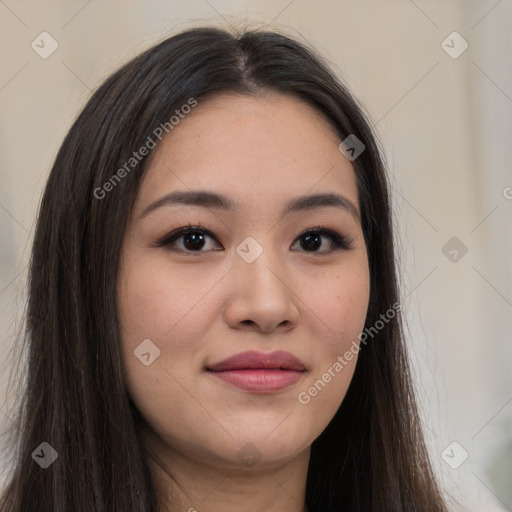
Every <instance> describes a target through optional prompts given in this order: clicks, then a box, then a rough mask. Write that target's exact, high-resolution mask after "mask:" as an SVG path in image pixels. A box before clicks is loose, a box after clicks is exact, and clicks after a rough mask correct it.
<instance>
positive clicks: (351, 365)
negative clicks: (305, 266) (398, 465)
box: [297, 264, 370, 436]
mask: <svg viewBox="0 0 512 512" xmlns="http://www.w3.org/2000/svg"><path fill="white" fill-rule="evenodd" d="M369 289H370V286H369V273H368V270H367V266H365V265H364V264H361V265H359V266H358V265H353V266H347V267H346V268H345V269H342V268H340V269H339V272H337V273H335V274H334V277H333V274H331V275H330V277H329V278H327V277H326V278H325V279H320V280H318V281H317V283H316V285H315V286H309V287H307V288H305V289H304V292H303V293H304V297H307V305H308V307H307V308H305V311H309V314H310V319H311V321H310V325H311V328H312V331H311V332H310V335H311V337H312V339H313V340H314V345H315V349H314V352H313V359H312V369H311V374H310V375H309V378H308V379H307V380H306V381H305V382H304V385H303V386H301V388H300V390H299V391H298V394H297V401H298V403H299V404H301V406H302V407H304V408H305V412H304V414H308V415H309V416H310V417H311V418H312V424H311V426H310V427H311V432H312V435H313V436H315V435H318V434H319V433H320V432H321V431H322V430H323V429H324V428H325V426H326V425H327V424H328V423H329V421H330V420H331V419H332V417H333V416H334V414H335V413H336V411H337V410H338V408H339V406H340V404H341V402H342V401H343V398H344V397H345V394H346V392H347V389H348V387H349V385H350V382H351V380H352V376H353V374H354V370H355V366H356V363H357V358H358V353H359V346H360V344H359V338H358V336H359V335H360V333H361V331H362V330H363V328H364V323H365V319H366V314H367V309H368V302H369ZM306 411H309V413H308V412H306Z"/></svg>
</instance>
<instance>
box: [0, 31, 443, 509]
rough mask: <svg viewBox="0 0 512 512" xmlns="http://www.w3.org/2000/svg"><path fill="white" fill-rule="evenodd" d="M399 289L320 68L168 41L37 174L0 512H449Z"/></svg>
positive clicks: (358, 139)
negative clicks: (38, 197)
mask: <svg viewBox="0 0 512 512" xmlns="http://www.w3.org/2000/svg"><path fill="white" fill-rule="evenodd" d="M396 281H397V279H396V274H395V254H394V248H393V236H392V226H391V213H390V203H389V198H388V188H387V184H386V176H385V169H384V164H383V161H382V158H381V156H380V154H379V149H378V147H377V144H376V141H375V138H374V136H373V134H372V132H371V129H370V127H369V124H368V122H367V121H366V119H365V117H364V115H363V114H362V112H361V109H360V108H359V107H358V106H357V104H356V102H355V100H354V99H353V98H352V96H351V95H350V94H349V92H348V91H347V90H346V89H345V87H344V86H343V85H342V84H341V83H340V82H339V81H338V80H337V78H336V77H335V76H334V75H333V73H332V72H331V71H330V70H329V69H328V67H327V65H326V64H324V63H323V62H322V61H321V59H320V58H319V57H318V56H316V55H315V54H314V52H313V51H312V50H310V49H308V48H307V47H306V46H305V45H302V44H300V43H298V42H296V41H294V40H292V39H290V38H288V37H285V36H283V35H278V34H276V33H272V32H264V31H256V32H252V31H247V32H244V33H241V34H237V35H231V34H230V33H228V32H226V31H223V30H220V29H215V28H203V29H194V30H188V31H186V32H183V33H181V34H178V35H176V36H174V37H171V38H169V39H166V40H165V41H163V42H162V43H160V44H158V45H157V46H155V47H153V48H151V49H149V50H148V51H146V52H145V53H143V54H142V55H140V56H138V57H137V58H135V59H134V60H132V61H131V62H129V63H128V64H126V65H125V66H124V67H123V68H122V69H120V70H119V71H117V72H116V73H115V74H114V75H112V76H111V77H110V78H108V79H107V80H106V82H105V83H104V84H103V85H102V86H101V87H100V88H99V89H98V90H97V91H96V92H95V93H94V95H93V96H92V98H91V99H90V100H89V102H88V103H87V105H86V106H85V108H84V110H83V112H82V113H81V114H80V116H79V117H78V119H77V120H76V122H75V123H74V125H73V126H72V128H71V130H70V131H69V133H68V135H67V137H66V139H65V140H64V143H63V144H62V147H61V149H60V151H59V153H58V155H57V158H56V161H55V164H54V166H53V169H52V171H51V173H50V177H49V179H48V183H47V186H46V190H45V193H44V197H43V200H42V204H41V209H40V213H39V218H38V222H37V229H36V234H35V240H34V246H33V256H32V262H31V270H30V285H29V286H30V288H29V304H28V315H27V325H28V330H27V340H28V343H29V349H28V350H29V367H28V374H27V388H26V395H25V401H24V403H23V407H22V408H21V409H20V416H19V419H18V429H19V432H16V434H17V435H18V436H19V437H17V438H16V439H17V442H18V445H17V450H18V451H17V453H18V460H17V464H16V467H15V471H14V473H13V475H12V478H11V481H10V482H9V485H8V487H7V489H6V491H5V493H4V495H3V500H2V502H1V503H0V504H1V506H0V509H1V510H3V511H8V512H21V511H36V510H40V511H43V510H44V511H55V512H57V511H59V512H61V511H68V510H73V511H84V512H85V511H128V510H130V511H141V512H142V511H158V512H164V511H165V512H174V511H178V510H189V511H193V510H200V511H204V510H211V511H217V510H223V511H229V510H244V511H253V510H254V511H256V510H258V511H261V510H265V511H277V510H286V511H289V512H299V511H300V512H304V511H309V512H320V511H347V512H348V511H350V512H355V511H358V512H359V511H361V512H362V511H365V512H367V511H373V512H391V511H393V512H398V511H404V512H412V511H418V512H419V511H424V512H427V511H428V512H433V511H445V510H446V508H445V504H444V501H443V498H442V497H441V494H440V491H439V489H438V487H437V484H436V482H435V478H434V476H433V472H432V469H431V467H430V465H429V461H428V456H427V452H426V449H425V446H424V442H423V437H422V433H421V429H420V421H419V418H418V412H417V409H416V405H415V399H414V394H413V390H412V387H411V381H410V376H409V368H408V363H407V357H406V351H405V347H404V344H403V341H402V331H401V327H400V321H399V310H400V303H399V300H398V292H397V282H396ZM13 432H14V430H13Z"/></svg>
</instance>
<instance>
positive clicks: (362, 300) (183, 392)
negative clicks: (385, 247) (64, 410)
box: [117, 92, 369, 512]
mask: <svg viewBox="0 0 512 512" xmlns="http://www.w3.org/2000/svg"><path fill="white" fill-rule="evenodd" d="M340 142H341V140H340V138H339V137H338V136H337V135H336V134H335V133H334V131H333V130H332V128H331V127H330V125H329V124H328V123H327V122H326V121H325V120H324V119H323V118H322V117H321V116H320V114H318V113H317V111H316V110H314V109H313V108H312V107H310V106H308V105H306V104H305V103H303V102H301V101H299V100H297V99H295V98H293V97H289V96H286V95H282V94H277V93H268V92H266V93H264V94H263V93H262V94H260V95H259V96H258V97H250V96H239V95H236V96H235V95H222V96H216V97H214V98H211V99H208V100H205V101H203V102H199V104H198V106H197V107H195V108H194V109H193V110H192V112H191V113H190V114H189V115H187V116H186V118H185V119H183V120H181V121H180V123H179V125H178V126H176V127H175V128H174V129H173V131H171V132H170V133H169V135H167V136H166V138H164V140H163V141H162V143H161V144H160V145H159V146H158V148H157V149H156V150H155V153H154V154H153V155H152V157H153V159H152V161H151V165H150V166H149V168H148V171H147V173H146V175H145V177H144V179H143V182H142V185H141V188H140V190H139V193H138V196H137V198H136V201H135V204H134V207H133V210H132V212H131V216H130V219H129V223H128V226H127V230H126V233H125V237H124V242H123V248H122V255H121V260H120V268H119V275H118V289H117V294H118V315H119V323H120V328H121V337H122V340H121V342H122V355H123V364H124V367H125V371H126V386H127V391H128V393H129V395H130V397H131V399H132V400H133V402H134V403H135V404H136V406H137V407H138V409H139V410H140V412H141V413H142V415H143V416H144V418H145V420H146V422H147V425H146V426H145V427H144V428H143V429H142V439H143V442H144V444H145V446H146V447H147V449H148V450H149V452H150V454H151V456H150V457H149V458H148V459H149V460H148V464H149V467H150V471H151V474H152V477H153V479H154V482H155V485H156V488H157V490H158V492H159V494H160V495H161V499H162V508H161V510H162V511H168V512H177V511H190V512H193V511H194V510H200V511H201V512H204V511H212V512H213V511H215V512H217V511H223V512H230V511H237V512H238V511H240V510H244V511H245V512H256V511H258V512H260V511H261V510H265V511H268V512H277V511H282V510H286V511H289V512H304V511H306V510H307V509H306V507H305V485H306V477H307V468H308V462H309V455H310V446H311V443H312V442H313V441H314V440H315V439H316V438H317V437H318V436H319V435H320V434H321V432H322V431H323V430H324V429H325V427H326V426H327V425H328V423H329V422H330V420H331V419H332V417H333V416H334V414H335V412H336V410H337V409H338V407H339V405H340V403H341V401H342V400H343V397H344V396H345V393H346V391H347V388H348V386H349V383H350V380H351V378H352V375H353V372H354V368H355V363H356V360H357V356H354V358H353V359H352V360H351V361H350V362H348V364H347V365H346V366H344V368H343V370H342V371H340V372H338V373H335V377H333V378H332V379H331V380H330V382H329V383H327V384H326V385H325V387H323V389H322V390H321V391H320V392H318V393H317V394H316V396H314V397H311V400H310V401H309V403H307V404H306V405H304V404H302V403H300V402H299V400H298V398H297V397H298V394H299V393H300V392H303V391H306V392H307V390H308V389H309V388H310V387H311V386H313V384H314V383H315V382H316V381H318V379H320V378H321V377H322V375H323V374H324V373H325V372H327V371H328V369H329V368H332V366H333V364H334V363H335V361H336V360H337V358H338V357H339V356H343V354H345V352H346V351H347V350H349V349H350V347H351V346H352V344H353V342H354V341H355V342H357V336H358V334H359V333H360V332H361V331H362V329H363V327H364V321H365V317H366V312H367V308H368V299H369V271H368V260H367V253H366V247H365V243H364V238H363V233H362V228H361V224H360V221H359V219H358V215H359V216H360V210H359V203H358V193H357V185H356V177H355V173H354V169H353V167H352V164H351V163H350V162H349V161H348V160H347V159H346V158H345V156H344V155H343V154H342V153H341V152H340V151H339V149H338V145H339V143H340ZM190 189H194V190H196V189H197V190H199V189H200V190H208V191H213V192H216V193H219V194H223V195H225V196H228V197H229V198H231V199H232V200H233V201H235V202H236V203H237V205H238V208H239V210H238V211H237V212H229V211H223V210H219V209H215V208H207V207H204V206H191V205H183V204H173V205H169V204H168V205H164V206H161V207H158V208H155V209H153V210H152V211H150V212H149V213H147V214H146V215H143V212H144V211H145V209H146V208H147V207H148V205H150V204H151V203H153V202H154V201H156V200H157V199H159V198H161V197H162V196H164V195H166V194H168V193H169V192H172V191H175V190H185V191H186V190H190ZM331 192H332V193H337V194H340V195H342V196H344V197H345V198H346V199H348V200H349V201H350V202H351V203H352V204H353V205H354V207H355V208H354V210H355V211H354V212H352V213H351V212H350V211H348V210H346V209H344V208H340V207H333V206H321V207H317V208H313V209H309V210H306V211H299V212H294V213H290V214H288V215H286V216H284V217H283V216H282V215H281V211H282V209H283V208H284V206H285V204H287V203H288V201H290V200H291V199H292V198H295V197H297V196H302V195H312V194H317V193H331ZM188 224H192V225H193V226H194V225H201V226H203V227H204V228H206V229H207V230H208V231H210V232H211V233H212V235H213V237H214V238H210V237H209V236H208V235H205V237H204V243H203V245H202V246H201V244H199V245H200V247H199V248H198V249H196V250H195V252H194V246H193V245H192V249H190V247H191V245H190V238H187V236H185V237H183V236H181V237H180V238H178V239H177V240H176V241H174V243H172V244H171V245H170V246H167V247H165V246H164V247H162V246H159V245H158V244H157V242H158V240H160V239H161V238H162V237H164V236H165V235H167V234H168V233H170V232H172V231H174V230H176V229H178V228H180V227H183V226H187V225H188ZM319 225H323V226H325V227H327V228H329V229H331V230H334V231H335V232H337V233H339V234H340V235H343V236H345V237H347V238H348V239H350V248H349V249H337V248H336V247H335V246H334V244H333V243H332V241H331V239H330V238H329V236H327V235H322V236H321V238H320V241H319V243H318V244H317V245H316V246H314V247H313V248H310V247H311V246H309V247H308V246H307V245H304V238H305V237H304V236H303V232H304V231H305V230H307V229H309V228H315V227H318V226H319ZM248 236H251V237H253V238H254V239H255V240H256V241H257V243H258V244H259V246H261V248H262V249H263V252H262V253H261V254H260V255H259V256H258V257H257V258H256V259H255V260H254V261H253V262H252V263H248V262H246V261H245V260H244V259H243V258H242V257H241V256H240V255H239V254H238V253H237V252H236V248H237V246H239V245H240V244H241V242H242V241H244V239H245V238H246V237H248ZM186 240H188V244H187V242H186ZM187 249H188V250H187ZM251 250H252V249H251ZM144 339H150V340H151V341H152V343H153V344H154V345H155V346H157V347H158V349H159V350H160V355H159V356H158V357H157V358H156V359H154V361H153V362H152V363H151V364H150V365H148V366H145V365H144V364H142V363H141V361H140V360H139V359H138V358H137V357H135V355H134V350H135V349H136V348H137V347H138V345H139V344H140V343H141V342H142V340H144ZM246 350H257V351H260V352H264V353H268V352H272V351H274V350H285V351H288V352H291V353H292V354H294V355H295V356H296V357H298V358H299V359H301V360H302V361H303V362H304V364H305V366H306V370H307V371H306V372H304V373H303V375H302V377H301V378H300V380H299V381H298V382H296V383H295V384H293V385H292V386H290V387H288V388H285V389H283V390H280V391H277V392H272V393H253V392H250V391H245V390H241V389H239V388H237V387H235V386H233V385H230V384H227V383H225V382H223V381H222V380H220V379H218V378H217V377H215V376H214V375H212V373H210V372H207V371H206V369H205V368H206V366H207V365H208V364H213V363H215V362H218V361H221V360H223V359H225V358H227V357H230V356H232V355H234V354H237V353H240V352H243V351H246ZM331 371H332V370H331ZM247 443H252V445H253V448H252V450H253V451H254V453H255V454H256V455H255V459H254V460H257V462H256V463H255V464H253V465H251V466H249V465H248V464H246V463H244V462H243V460H241V456H240V453H241V454H242V455H244V454H245V455H247V450H249V451H250V449H249V448H247ZM246 462H247V459H246ZM169 475H173V478H171V477H170V476H169Z"/></svg>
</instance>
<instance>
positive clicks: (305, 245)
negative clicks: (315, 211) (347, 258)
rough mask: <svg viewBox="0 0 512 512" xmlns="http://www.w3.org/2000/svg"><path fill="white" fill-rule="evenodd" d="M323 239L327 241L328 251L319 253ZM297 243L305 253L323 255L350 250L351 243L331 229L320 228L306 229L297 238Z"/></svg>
mask: <svg viewBox="0 0 512 512" xmlns="http://www.w3.org/2000/svg"><path fill="white" fill-rule="evenodd" d="M324 238H327V239H328V240H329V246H330V249H327V250H322V251H319V250H318V249H319V248H322V247H323V245H324V244H323V240H322V239H324ZM297 241H298V242H300V246H301V247H302V249H304V250H305V251H306V252H318V253H322V254H323V253H331V252H333V251H337V250H349V249H351V248H352V244H351V241H350V240H349V239H348V238H347V237H345V236H343V235H340V234H339V233H337V232H336V231H333V230H332V229H327V228H324V227H321V226H318V227H315V228H311V229H308V230H307V231H305V232H304V233H302V234H301V235H300V236H299V237H298V240H297ZM294 245H295V244H294ZM292 247H293V246H292Z"/></svg>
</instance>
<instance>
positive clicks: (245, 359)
mask: <svg viewBox="0 0 512 512" xmlns="http://www.w3.org/2000/svg"><path fill="white" fill-rule="evenodd" d="M207 370H208V371H209V372H211V373H212V375H215V376H216V377H218V378H219V379H221V380H223V381H224V382H227V383H229V384H232V385H234V386H236V387H238V388H241V389H244V390H246V391H253V392H259V393H267V392H272V391H279V390H281V389H284V388H286V387H288V386H291V385H292V384H294V383H295V382H297V381H298V380H299V379H300V378H301V377H302V375H303V373H304V372H305V371H306V368H305V366H304V364H303V363H302V361H300V360H299V359H297V358H296V357H295V356H294V355H292V354H290V353H289V352H283V351H282V350H278V351H276V352H271V353H270V354H263V353H261V352H256V351H249V352H242V353H240V354H236V355H234V356H232V357H230V358H228V359H225V360H224V361H220V362H219V363H215V364H213V365H211V366H209V367H208V368H207Z"/></svg>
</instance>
